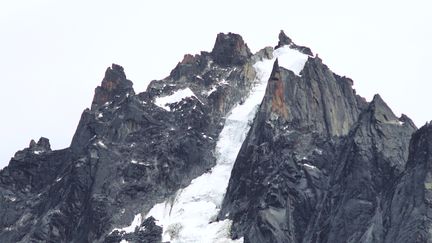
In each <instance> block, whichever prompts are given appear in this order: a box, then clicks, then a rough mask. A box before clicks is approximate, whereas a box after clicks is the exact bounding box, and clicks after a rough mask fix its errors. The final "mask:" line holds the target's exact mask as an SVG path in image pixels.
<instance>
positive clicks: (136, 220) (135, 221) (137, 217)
mask: <svg viewBox="0 0 432 243" xmlns="http://www.w3.org/2000/svg"><path fill="white" fill-rule="evenodd" d="M141 222H142V216H141V214H140V213H139V214H137V215H135V217H134V219H133V221H132V223H131V224H130V225H129V226H126V227H124V228H114V229H113V230H112V231H111V233H112V232H114V231H116V230H118V231H124V232H126V233H132V232H134V231H135V228H136V227H140V225H141Z"/></svg>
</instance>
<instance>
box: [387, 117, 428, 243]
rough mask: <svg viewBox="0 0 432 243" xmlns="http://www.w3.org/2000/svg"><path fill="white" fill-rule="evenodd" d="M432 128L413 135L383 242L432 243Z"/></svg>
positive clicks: (390, 205)
mask: <svg viewBox="0 0 432 243" xmlns="http://www.w3.org/2000/svg"><path fill="white" fill-rule="evenodd" d="M431 166H432V125H431V124H426V125H425V126H424V127H422V128H420V129H419V130H418V131H417V132H416V133H414V135H413V137H412V139H411V144H410V150H409V159H408V162H407V166H406V170H405V171H404V172H403V174H402V176H401V177H400V178H399V179H398V181H397V183H396V184H395V185H394V186H393V187H392V190H391V194H390V195H389V199H388V201H389V203H388V209H387V211H386V212H385V214H384V215H385V221H384V222H385V223H386V226H387V228H388V230H387V234H386V235H385V240H384V241H383V242H398V243H399V242H400V243H402V242H432V236H431V228H432V221H431V219H430V216H429V215H431V212H432V211H431V210H432V207H431V206H432V204H431V198H432V197H431V196H432V194H431V190H432V180H431V178H432V177H431V171H432V167H431Z"/></svg>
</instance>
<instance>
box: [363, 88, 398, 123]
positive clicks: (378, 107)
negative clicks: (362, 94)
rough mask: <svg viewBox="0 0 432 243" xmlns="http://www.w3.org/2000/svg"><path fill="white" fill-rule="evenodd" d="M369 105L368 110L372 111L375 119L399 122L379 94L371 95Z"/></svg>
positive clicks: (385, 121)
mask: <svg viewBox="0 0 432 243" xmlns="http://www.w3.org/2000/svg"><path fill="white" fill-rule="evenodd" d="M369 107H370V108H369V109H370V111H372V112H373V115H374V117H375V119H377V120H378V121H380V122H384V123H388V122H395V123H398V122H399V119H398V118H397V117H396V115H395V114H394V113H393V111H392V110H391V109H390V107H389V106H388V105H387V104H386V103H385V101H384V100H383V99H382V98H381V96H380V95H379V94H376V95H375V96H374V97H373V99H372V101H371V103H370V105H369Z"/></svg>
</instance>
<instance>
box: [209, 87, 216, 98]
mask: <svg viewBox="0 0 432 243" xmlns="http://www.w3.org/2000/svg"><path fill="white" fill-rule="evenodd" d="M216 90H217V87H216V86H213V87H212V88H211V89H210V90H209V91H207V97H209V96H210V95H211V94H213V93H214V92H215V91H216Z"/></svg>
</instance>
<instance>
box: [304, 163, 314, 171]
mask: <svg viewBox="0 0 432 243" xmlns="http://www.w3.org/2000/svg"><path fill="white" fill-rule="evenodd" d="M303 165H304V166H305V167H306V168H309V169H313V170H316V169H318V168H317V167H316V166H313V165H311V164H308V163H304V164H303Z"/></svg>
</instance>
